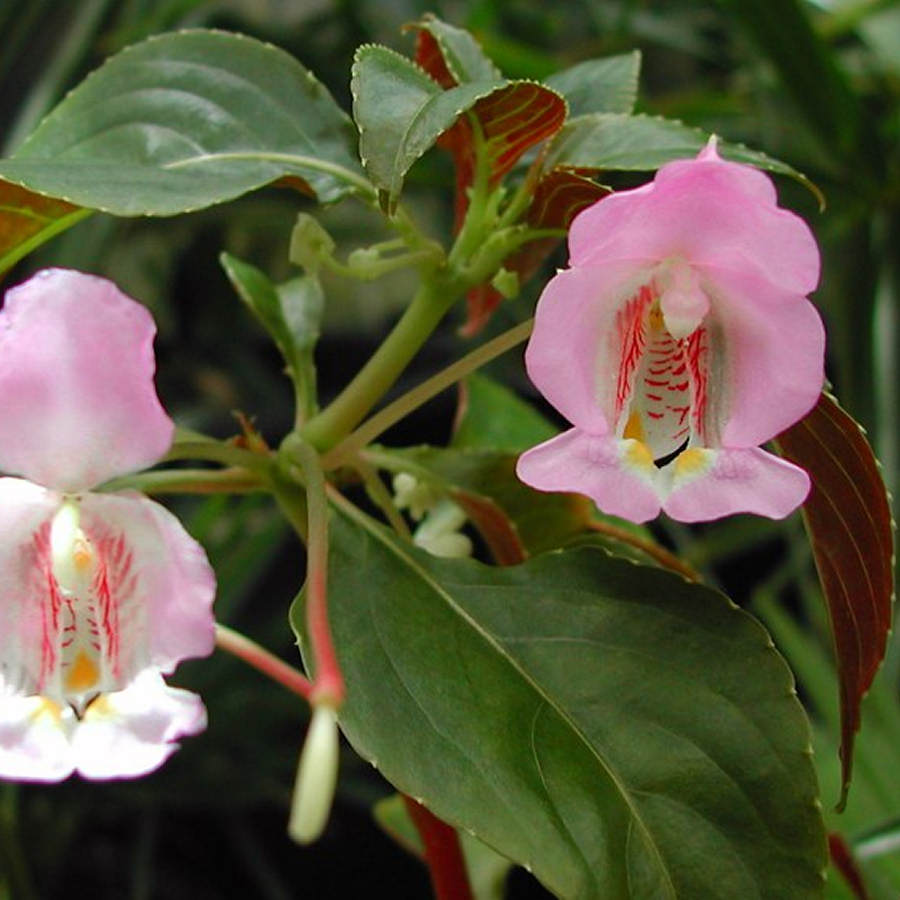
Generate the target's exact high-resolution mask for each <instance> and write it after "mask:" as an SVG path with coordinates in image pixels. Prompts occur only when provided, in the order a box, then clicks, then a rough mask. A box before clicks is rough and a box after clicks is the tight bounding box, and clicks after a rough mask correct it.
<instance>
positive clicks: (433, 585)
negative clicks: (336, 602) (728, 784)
mask: <svg viewBox="0 0 900 900" xmlns="http://www.w3.org/2000/svg"><path fill="white" fill-rule="evenodd" d="M340 509H341V510H342V511H343V512H344V513H345V514H346V515H348V516H349V517H351V518H353V519H354V520H355V521H356V522H357V524H359V525H360V526H361V527H362V528H364V529H365V531H366V532H367V533H368V534H369V535H370V536H371V537H372V538H373V539H375V540H377V541H378V542H379V543H380V544H382V546H384V547H386V548H387V549H388V550H389V551H390V552H391V553H392V554H393V555H394V556H396V557H397V559H398V560H400V561H401V562H402V563H404V564H405V565H406V566H407V567H408V568H409V569H410V570H411V571H412V572H413V573H414V574H415V575H417V576H418V577H419V578H420V579H421V581H422V582H423V583H424V584H425V585H426V587H428V588H429V589H430V590H432V591H433V592H434V593H435V594H436V595H437V596H438V597H439V598H440V599H441V600H443V601H444V603H446V605H447V606H449V607H450V608H451V609H452V610H453V611H454V612H455V613H456V614H457V615H458V616H459V617H460V618H461V619H462V620H463V621H464V622H466V623H467V624H468V625H469V627H470V628H471V629H472V630H473V631H474V632H475V633H476V634H477V635H478V636H479V637H480V638H481V639H482V640H483V641H485V642H486V643H487V644H489V645H490V646H491V647H493V648H494V650H495V651H496V652H497V653H499V654H500V656H501V658H503V659H504V660H505V661H506V662H507V664H508V665H509V666H510V667H511V668H512V669H513V670H514V671H515V672H517V673H518V674H519V676H520V677H521V678H522V680H523V681H524V682H525V683H526V684H528V685H529V686H530V687H531V689H532V690H533V691H534V692H535V693H536V694H537V695H538V696H539V697H540V698H541V699H542V700H543V701H544V703H546V704H547V706H548V707H550V708H551V709H553V710H554V712H555V713H556V714H557V715H558V716H559V717H560V718H561V719H562V720H563V721H564V722H565V723H566V724H567V725H568V726H569V728H571V730H572V731H573V732H574V734H575V735H576V736H577V737H578V739H579V740H580V741H581V743H582V744H583V745H584V746H585V747H586V748H587V749H588V751H589V753H590V754H591V756H592V757H593V758H594V759H596V761H597V763H598V764H599V765H600V767H601V768H602V769H603V771H604V772H606V774H607V776H608V777H609V779H610V781H611V782H612V784H613V785H614V786H615V788H616V790H617V792H618V794H619V796H620V797H621V798H622V800H623V802H624V803H625V805H626V807H627V808H628V811H629V813H630V814H631V818H632V821H633V822H635V823H637V825H638V827H640V829H641V831H642V833H643V834H644V836H645V837H646V846H649V847H650V848H652V851H653V855H654V857H655V858H656V860H657V862H658V863H659V870H660V871H661V872H662V874H663V875H664V876H665V879H666V885H667V886H668V889H669V896H670V897H671V898H673V900H674V898H677V893H676V891H675V885H674V884H673V882H672V877H671V875H670V874H669V871H668V868H667V867H666V865H665V861H664V859H663V856H662V853H661V851H660V849H659V847H658V846H657V845H656V841H655V840H654V839H653V835H652V833H651V831H650V829H649V827H648V826H647V824H646V822H644V820H643V818H642V817H641V815H640V812H639V811H638V809H637V808H636V807H635V805H634V803H633V802H632V800H631V797H630V796H629V793H628V791H627V789H626V788H625V786H624V784H623V783H622V782H621V780H620V779H619V777H618V775H617V774H616V772H615V770H614V769H613V768H612V766H611V765H610V764H609V763H608V762H607V761H606V760H605V759H604V758H603V756H602V754H600V753H599V752H598V751H597V749H596V748H595V747H594V746H593V744H591V742H590V741H589V740H588V738H587V737H586V736H585V735H584V733H583V732H582V731H581V729H580V728H579V727H578V726H577V725H576V724H575V722H573V721H572V719H571V717H570V716H569V715H568V714H567V713H566V712H565V711H564V710H563V709H561V708H560V706H559V705H558V704H557V703H556V701H555V700H554V699H553V698H552V697H551V696H550V695H548V694H547V692H546V691H545V690H543V688H542V687H541V686H540V685H539V684H538V683H537V682H535V681H534V679H532V678H531V677H530V676H529V674H528V673H527V672H526V671H525V670H523V669H522V668H521V667H520V666H519V664H518V662H517V661H516V660H515V659H514V658H513V657H511V656H510V655H509V654H508V653H507V652H506V651H505V649H504V648H503V647H502V645H500V644H498V643H497V641H496V639H495V638H494V637H493V635H491V634H490V632H487V631H485V630H484V629H483V628H482V627H481V626H480V625H479V624H478V622H477V621H475V620H474V619H473V618H472V617H471V616H470V615H469V614H468V613H467V612H466V611H465V610H464V609H462V608H460V606H459V605H458V604H457V603H456V601H455V600H454V599H453V596H452V595H451V594H449V593H447V591H445V590H444V589H443V588H442V586H441V585H440V584H439V583H438V582H436V581H435V580H434V579H433V578H431V577H430V575H429V573H428V572H427V570H425V569H423V568H422V567H421V566H419V564H418V563H417V562H416V560H415V559H413V558H412V557H411V556H409V555H408V554H406V553H405V552H404V551H403V550H402V549H401V548H400V546H399V544H395V543H393V542H392V541H389V540H387V539H386V538H385V536H384V535H383V534H382V533H381V532H380V531H379V530H378V529H374V528H372V527H371V526H370V524H369V521H368V518H367V517H366V516H365V515H364V514H363V513H361V512H359V511H358V510H356V508H355V507H354V506H353V505H352V504H351V503H345V502H340ZM417 705H418V704H417ZM426 718H427V717H426ZM439 733H440V732H439ZM539 774H540V769H539ZM541 780H542V783H543V778H542V779H541ZM548 799H549V800H550V802H551V805H552V806H553V808H554V809H556V805H555V803H553V800H552V797H550V795H549V794H548ZM566 830H567V831H568V828H567V829H566ZM575 849H576V850H577V852H578V853H579V855H580V856H581V858H582V860H583V862H584V863H585V865H586V867H587V870H588V871H590V865H589V864H588V863H587V860H586V859H585V857H584V854H583V853H582V850H581V848H580V847H579V846H578V845H577V843H576V844H575ZM626 871H627V866H626Z"/></svg>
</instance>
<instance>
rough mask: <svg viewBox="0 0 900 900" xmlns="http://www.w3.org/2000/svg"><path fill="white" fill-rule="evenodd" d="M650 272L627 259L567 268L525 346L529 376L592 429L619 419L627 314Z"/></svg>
mask: <svg viewBox="0 0 900 900" xmlns="http://www.w3.org/2000/svg"><path fill="white" fill-rule="evenodd" d="M649 275H650V273H649V271H648V269H647V268H646V267H645V266H641V265H636V264H634V263H622V262H615V263H610V264H609V265H606V266H596V267H594V266H592V267H589V268H576V269H568V270H566V271H564V272H558V273H557V274H556V276H555V277H554V278H552V279H551V280H550V282H549V283H548V284H547V286H546V287H545V288H544V291H543V293H542V294H541V298H540V300H539V301H538V305H537V310H536V311H535V320H534V330H533V332H532V334H531V339H530V340H529V342H528V347H527V349H526V351H525V366H526V368H527V370H528V377H529V378H530V379H531V380H532V382H534V385H535V387H537V389H538V390H539V391H540V392H541V393H542V394H543V395H544V396H545V397H546V398H547V400H549V402H550V403H552V404H553V406H555V407H556V409H558V410H559V412H561V413H562V414H563V415H564V416H565V417H566V418H567V419H568V420H569V421H570V422H572V424H573V425H577V426H578V427H579V428H581V429H583V430H585V431H589V432H591V433H592V434H604V433H606V432H607V431H610V430H612V429H613V428H614V427H615V425H616V417H617V407H618V405H620V404H617V391H618V388H619V386H620V385H619V376H620V371H622V359H623V353H625V352H626V350H625V347H624V344H625V343H626V335H625V334H624V331H625V330H627V329H623V327H621V326H622V325H623V322H622V317H623V316H624V315H625V310H626V308H627V306H628V304H629V302H632V301H635V298H636V297H637V296H638V295H639V292H640V288H641V287H642V286H643V283H644V281H646V279H647V278H649ZM635 302H636V301H635ZM635 365H636V363H635ZM633 369H634V366H633V367H632V370H631V371H632V372H633Z"/></svg>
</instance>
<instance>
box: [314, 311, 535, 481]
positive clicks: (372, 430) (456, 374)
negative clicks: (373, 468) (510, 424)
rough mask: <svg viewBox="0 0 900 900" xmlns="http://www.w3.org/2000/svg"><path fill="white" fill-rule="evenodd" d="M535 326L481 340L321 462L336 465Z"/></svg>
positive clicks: (525, 325)
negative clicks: (476, 346) (485, 340)
mask: <svg viewBox="0 0 900 900" xmlns="http://www.w3.org/2000/svg"><path fill="white" fill-rule="evenodd" d="M533 326H534V320H533V319H528V321H526V322H522V323H521V324H520V325H516V326H515V328H511V329H510V330H509V331H506V332H504V333H503V334H501V335H498V336H497V337H495V338H493V339H492V340H490V341H487V342H486V343H484V344H482V345H481V346H480V347H478V348H476V349H475V350H473V351H472V352H471V353H467V354H466V355H465V356H464V357H463V358H462V359H460V360H457V361H456V362H455V363H453V364H452V365H450V366H448V367H447V368H446V369H444V370H443V371H442V372H438V373H437V375H433V376H432V377H431V378H429V379H427V380H426V381H423V382H422V383H421V384H420V385H418V386H417V387H414V388H413V389H412V390H411V391H408V392H407V393H405V394H404V395H403V396H402V397H398V398H397V399H396V400H395V401H394V402H393V403H389V404H388V405H387V406H386V407H385V408H384V409H382V410H379V411H378V412H377V413H376V414H375V415H374V416H372V418H371V419H368V420H367V421H366V422H364V423H363V424H362V425H361V426H360V427H359V428H357V429H356V431H354V432H353V433H352V434H350V435H348V436H347V437H346V438H344V440H343V441H341V442H340V443H339V444H338V445H337V446H336V447H335V448H334V449H333V450H331V451H329V452H328V453H327V454H326V455H325V456H324V457H323V458H322V466H323V467H324V468H326V469H334V468H337V467H338V466H340V465H342V464H343V463H344V461H345V460H347V459H348V458H349V457H351V456H352V455H353V454H355V453H356V452H357V451H358V450H361V449H362V448H363V447H365V446H366V445H367V444H369V443H371V442H372V441H373V440H375V438H377V437H378V435H380V434H381V433H382V432H384V431H386V430H387V429H388V428H390V427H391V425H393V424H395V423H396V422H399V421H400V420H401V419H402V418H404V417H405V416H407V415H409V413H411V412H412V411H413V410H414V409H418V408H419V407H420V406H421V405H422V404H423V403H426V402H427V401H428V400H430V399H431V398H432V397H434V396H436V395H437V394H439V393H441V391H444V390H446V389H447V388H448V387H450V386H451V385H453V384H455V383H456V382H457V381H459V380H460V379H462V378H465V377H466V375H468V374H470V373H471V372H474V371H475V370H476V369H479V368H481V366H483V365H485V364H486V363H488V362H490V361H491V360H492V359H494V358H496V357H497V356H500V355H501V354H502V353H506V351H507V350H510V349H511V348H513V347H515V346H516V345H517V344H521V343H522V341H524V340H527V338H528V336H529V335H530V334H531V329H532V327H533Z"/></svg>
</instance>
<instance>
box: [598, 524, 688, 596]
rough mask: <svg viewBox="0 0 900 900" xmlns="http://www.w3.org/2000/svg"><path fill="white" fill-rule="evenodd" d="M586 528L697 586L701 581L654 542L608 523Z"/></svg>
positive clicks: (681, 561) (678, 560)
mask: <svg viewBox="0 0 900 900" xmlns="http://www.w3.org/2000/svg"><path fill="white" fill-rule="evenodd" d="M588 528H590V530H591V531H595V532H597V533H598V534H605V535H608V536H609V537H611V538H613V539H614V540H617V541H621V542H622V543H623V544H629V545H630V546H632V547H636V548H637V549H638V550H640V551H641V552H642V553H646V554H647V556H649V557H650V558H651V559H655V560H656V561H657V562H658V563H659V564H660V565H661V566H665V567H666V568H667V569H671V570H672V571H673V572H677V573H678V574H679V575H683V576H684V577H685V578H687V580H688V581H696V582H697V583H698V584H700V583H702V581H703V579H702V578H701V577H700V575H699V573H698V572H697V571H696V569H694V568H693V567H692V566H690V565H688V564H687V563H686V562H684V561H683V560H681V559H679V558H678V557H677V556H676V555H675V554H674V553H670V552H669V551H668V550H666V548H665V547H661V546H660V545H659V544H657V543H656V542H655V541H648V540H645V539H644V538H642V537H639V536H638V535H636V534H633V533H632V532H630V531H628V529H626V528H619V527H618V526H616V525H610V524H609V523H608V522H601V521H597V520H594V521H591V522H589V523H588Z"/></svg>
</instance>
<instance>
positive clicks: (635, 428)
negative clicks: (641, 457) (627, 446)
mask: <svg viewBox="0 0 900 900" xmlns="http://www.w3.org/2000/svg"><path fill="white" fill-rule="evenodd" d="M622 437H623V438H625V439H626V440H628V438H632V439H633V440H635V441H640V442H641V443H643V442H644V440H645V437H644V426H643V423H642V422H641V414H640V413H639V412H638V411H637V410H636V409H635V410H632V413H631V415H630V416H629V417H628V421H627V422H626V423H625V430H624V431H623V432H622Z"/></svg>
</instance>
